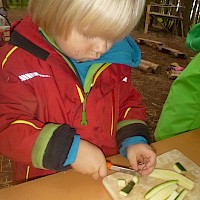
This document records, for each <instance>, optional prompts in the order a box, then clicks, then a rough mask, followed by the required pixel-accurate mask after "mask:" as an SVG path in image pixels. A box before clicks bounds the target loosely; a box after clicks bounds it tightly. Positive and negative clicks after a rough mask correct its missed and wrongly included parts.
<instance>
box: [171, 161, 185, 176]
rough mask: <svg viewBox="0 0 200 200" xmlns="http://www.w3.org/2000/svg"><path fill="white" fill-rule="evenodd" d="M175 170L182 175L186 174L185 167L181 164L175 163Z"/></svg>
mask: <svg viewBox="0 0 200 200" xmlns="http://www.w3.org/2000/svg"><path fill="white" fill-rule="evenodd" d="M173 168H174V170H175V171H176V172H178V173H180V174H182V173H183V172H186V169H185V167H183V165H182V164H181V163H179V162H177V163H175V164H174V166H173Z"/></svg>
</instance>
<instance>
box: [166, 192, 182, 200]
mask: <svg viewBox="0 0 200 200" xmlns="http://www.w3.org/2000/svg"><path fill="white" fill-rule="evenodd" d="M178 195H179V193H178V192H177V191H174V192H172V194H171V195H170V196H169V197H168V198H167V199H166V200H175V199H176V197H177V196H178Z"/></svg>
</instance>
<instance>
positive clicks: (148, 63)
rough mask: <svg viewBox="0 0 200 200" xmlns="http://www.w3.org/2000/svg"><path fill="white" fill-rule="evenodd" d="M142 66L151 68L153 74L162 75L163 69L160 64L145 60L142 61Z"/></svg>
mask: <svg viewBox="0 0 200 200" xmlns="http://www.w3.org/2000/svg"><path fill="white" fill-rule="evenodd" d="M141 64H142V65H146V66H149V67H151V68H152V73H154V74H160V73H161V70H162V67H161V66H160V65H159V64H156V63H153V62H151V61H148V60H144V59H142V60H141Z"/></svg>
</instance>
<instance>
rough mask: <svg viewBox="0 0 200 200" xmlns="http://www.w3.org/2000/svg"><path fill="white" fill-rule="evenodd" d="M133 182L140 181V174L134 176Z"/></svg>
mask: <svg viewBox="0 0 200 200" xmlns="http://www.w3.org/2000/svg"><path fill="white" fill-rule="evenodd" d="M133 182H134V183H135V184H137V183H138V182H139V177H138V176H133Z"/></svg>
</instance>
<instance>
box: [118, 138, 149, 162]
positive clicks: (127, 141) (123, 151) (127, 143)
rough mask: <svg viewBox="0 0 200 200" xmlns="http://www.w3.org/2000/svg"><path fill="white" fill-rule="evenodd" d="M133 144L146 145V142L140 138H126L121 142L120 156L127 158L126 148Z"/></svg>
mask: <svg viewBox="0 0 200 200" xmlns="http://www.w3.org/2000/svg"><path fill="white" fill-rule="evenodd" d="M133 144H147V140H146V139H145V138H144V137H142V136H134V137H130V138H126V139H125V140H124V141H123V142H122V147H121V148H120V154H121V155H122V156H124V157H125V158H127V151H126V148H127V147H128V146H130V145H133Z"/></svg>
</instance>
